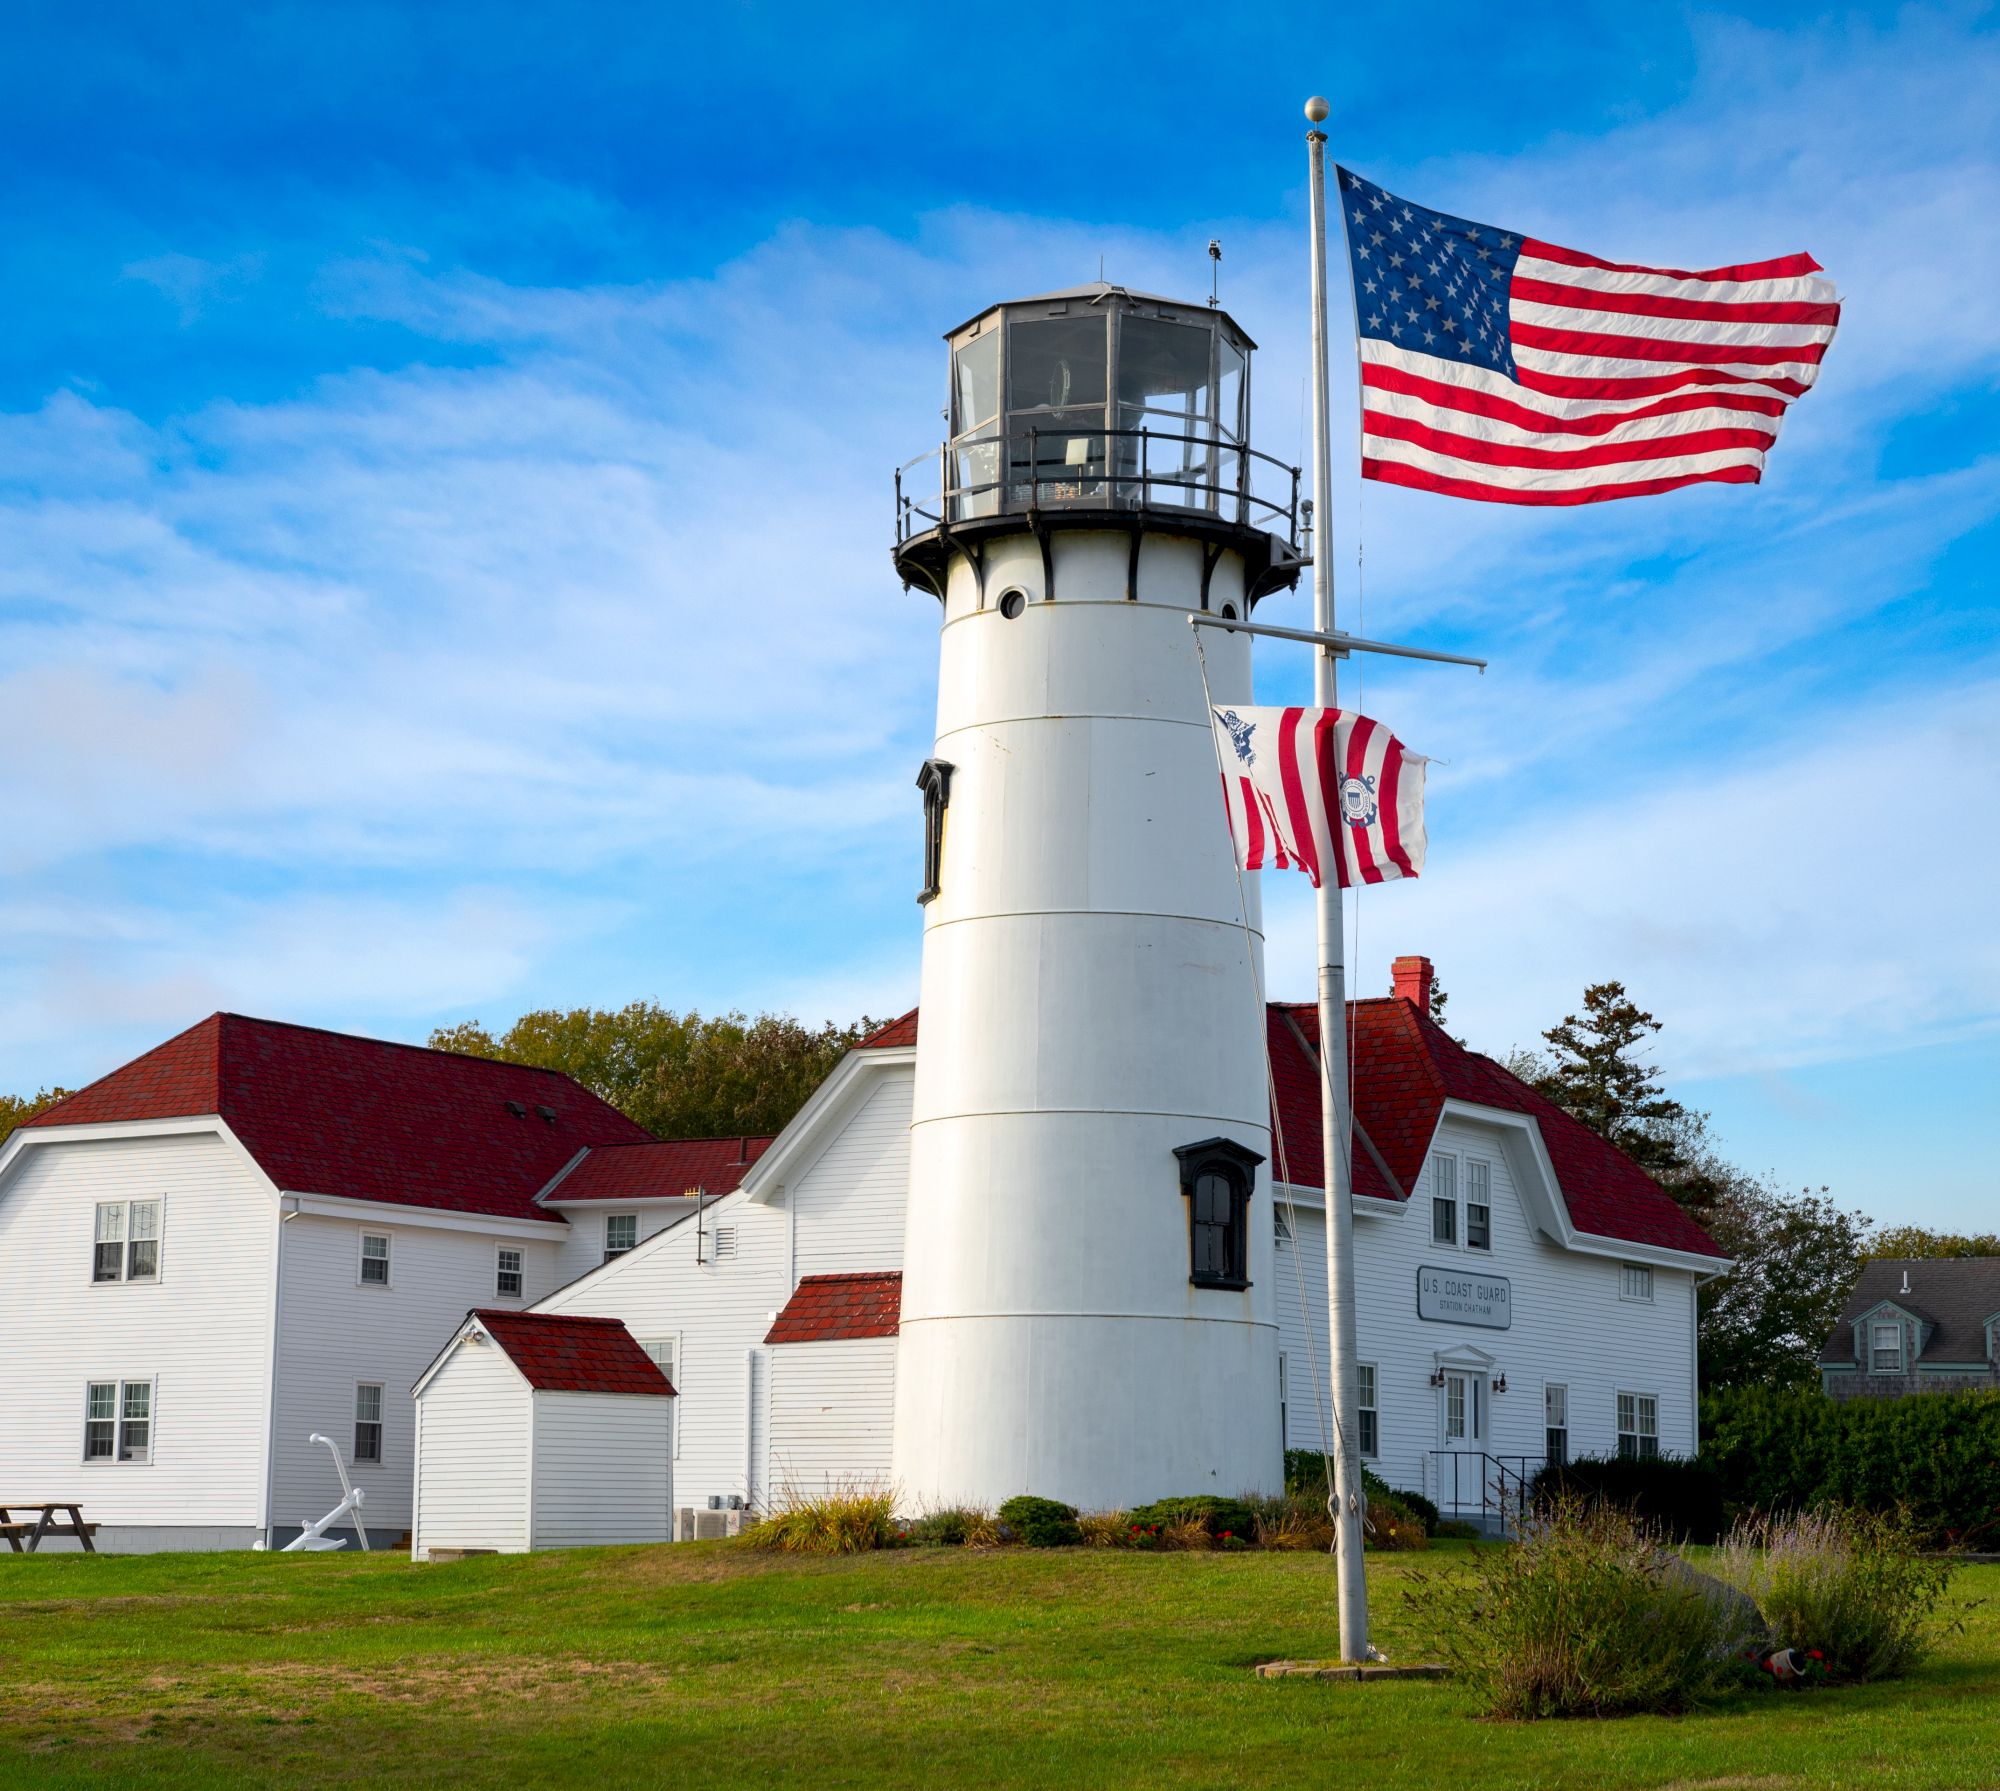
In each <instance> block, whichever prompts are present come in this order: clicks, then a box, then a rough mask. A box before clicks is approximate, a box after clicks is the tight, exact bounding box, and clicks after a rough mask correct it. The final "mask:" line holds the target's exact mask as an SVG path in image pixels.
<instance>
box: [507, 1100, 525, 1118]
mask: <svg viewBox="0 0 2000 1791" xmlns="http://www.w3.org/2000/svg"><path fill="white" fill-rule="evenodd" d="M505 1105H506V1108H507V1111H508V1112H509V1113H511V1114H513V1116H514V1117H515V1118H516V1119H526V1118H527V1117H528V1110H527V1108H525V1107H523V1106H522V1105H521V1103H520V1102H519V1101H508V1102H506V1103H505Z"/></svg>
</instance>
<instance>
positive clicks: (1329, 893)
mask: <svg viewBox="0 0 2000 1791" xmlns="http://www.w3.org/2000/svg"><path fill="white" fill-rule="evenodd" d="M1326 114H1327V104H1326V101H1325V100H1323V99H1319V98H1317V97H1315V98H1313V99H1310V100H1308V101H1307V102H1306V117H1307V118H1308V119H1309V120H1311V121H1312V123H1313V124H1314V125H1315V126H1317V125H1318V124H1320V123H1321V122H1322V121H1323V120H1324V119H1325V118H1326ZM1306 153H1307V158H1308V161H1309V162H1310V165H1311V176H1312V179H1311V190H1312V308H1313V321H1312V353H1313V369H1312V400H1313V626H1314V628H1315V629H1316V630H1317V631H1318V632H1319V633H1320V634H1334V633H1337V632H1338V631H1337V629H1336V628H1335V626H1334V614H1333V565H1332V553H1331V548H1332V544H1333V464H1332V454H1331V449H1330V442H1329V432H1330V425H1331V416H1330V408H1331V407H1330V394H1329V392H1328V387H1327V367H1326V133H1325V132H1324V131H1322V130H1317V129H1315V130H1310V131H1307V132H1306ZM1338 665H1339V659H1338V657H1337V655H1336V654H1335V652H1334V650H1333V649H1332V648H1330V647H1322V648H1321V649H1320V651H1319V652H1318V653H1317V654H1316V655H1315V656H1314V672H1313V701H1314V702H1315V703H1316V704H1317V705H1318V706H1319V707H1320V708H1322V709H1337V708H1339V707H1340V694H1339V679H1338V675H1337V668H1338ZM1317 907H1318V918H1319V1061H1320V1089H1319V1117H1320V1136H1321V1138H1322V1139H1323V1141H1324V1144H1325V1153H1326V1165H1325V1169H1326V1295H1327V1300H1326V1303H1327V1337H1328V1363H1329V1369H1330V1378H1331V1380H1332V1382H1333V1440H1334V1452H1335V1453H1334V1458H1333V1490H1334V1505H1335V1510H1334V1514H1333V1528H1334V1548H1335V1554H1336V1557H1337V1559H1336V1567H1337V1571H1338V1574H1339V1581H1340V1658H1341V1659H1342V1660H1345V1661H1364V1660H1367V1659H1368V1658H1370V1649H1369V1646H1368V1579H1367V1572H1366V1569H1365V1568H1364V1566H1363V1564H1362V1559H1361V1506H1362V1497H1363V1495H1362V1491H1361V1431H1360V1412H1359V1407H1360V1395H1361V1388H1360V1377H1359V1375H1358V1374H1357V1373H1356V1371H1355V1357H1356V1355H1357V1353H1358V1350H1359V1347H1360V1346H1359V1342H1358V1338H1357V1333H1356V1326H1355V1314H1354V1205H1353V1200H1352V1189H1351V1188H1350V1187H1349V1180H1348V1137H1349V1134H1350V1131H1351V1129H1352V1121H1351V1118H1350V1116H1349V1113H1348V1099H1347V967H1346V964H1345V962H1344V958H1345V933H1344V927H1343V917H1342V910H1341V895H1340V878H1339V876H1338V875H1337V873H1336V870H1335V867H1334V866H1332V865H1327V866H1324V867H1323V872H1322V876H1321V879H1320V886H1319V900H1318V904H1317Z"/></svg>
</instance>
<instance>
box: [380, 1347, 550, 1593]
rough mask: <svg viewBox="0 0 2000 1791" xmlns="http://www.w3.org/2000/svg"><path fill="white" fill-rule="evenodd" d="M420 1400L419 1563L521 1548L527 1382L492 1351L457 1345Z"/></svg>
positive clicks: (529, 1421) (530, 1412)
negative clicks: (449, 1552)
mask: <svg viewBox="0 0 2000 1791" xmlns="http://www.w3.org/2000/svg"><path fill="white" fill-rule="evenodd" d="M420 1399H421V1403H422V1405H423V1430H424V1448H423V1458H422V1460H421V1462H420V1463H419V1469H420V1471H421V1473H422V1475H423V1486H422V1488H421V1496H420V1514H419V1524H420V1527H419V1529H418V1530H417V1532H416V1534H415V1537H414V1538H413V1541H414V1545H415V1553H416V1556H417V1558H418V1559H419V1560H428V1559H429V1558H430V1551H431V1550H432V1549H433V1548H479V1549H498V1550H500V1551H501V1552H502V1553H505V1554H518V1553H520V1552H521V1551H522V1550H524V1549H526V1548H527V1547H528V1543H529V1528H528V1480H529V1475H528V1463H529V1455H530V1451H531V1450H532V1448H533V1429H534V1405H533V1401H532V1398H531V1396H530V1392H529V1388H528V1383H527V1382H526V1381H525V1380H523V1379H522V1378H521V1375H520V1373H519V1371H518V1370H517V1369H516V1368H515V1367H514V1366H513V1364H512V1363H511V1362H509V1361H508V1360H507V1358H506V1356H505V1354H504V1353H503V1352H502V1351H501V1350H500V1349H499V1348H498V1346H497V1345H494V1344H491V1343H486V1344H469V1343H457V1344H454V1345H453V1347H452V1351H451V1354H450V1355H449V1356H447V1357H446V1358H445V1360H444V1362H443V1363H442V1365H441V1366H440V1367H439V1368H438V1371H437V1373H436V1374H434V1375H432V1376H431V1378H430V1381H429V1382H428V1383H427V1384H426V1386H425V1388H424V1390H423V1393H422V1394H421V1395H420ZM369 1502H370V1503H371V1504H372V1503H373V1497H372V1495H371V1497H370V1500H369ZM368 1515H369V1518H370V1524H369V1527H370V1528H371V1529H373V1528H374V1527H375V1524H374V1521H373V1518H374V1514H373V1513H372V1512H370V1513H369V1514H368Z"/></svg>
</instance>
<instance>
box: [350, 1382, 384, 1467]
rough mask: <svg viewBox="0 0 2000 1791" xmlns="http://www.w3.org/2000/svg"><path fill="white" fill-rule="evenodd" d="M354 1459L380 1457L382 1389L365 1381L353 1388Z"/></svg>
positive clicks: (368, 1459) (364, 1459)
mask: <svg viewBox="0 0 2000 1791" xmlns="http://www.w3.org/2000/svg"><path fill="white" fill-rule="evenodd" d="M354 1459H355V1460H356V1461H357V1462H364V1461H380V1460H381V1459H382V1389H381V1388H380V1387H379V1386H377V1385H373V1384H371V1383H369V1382H366V1381H364V1382H362V1383H361V1384H360V1385H359V1386H357V1387H356V1388H355V1389H354Z"/></svg>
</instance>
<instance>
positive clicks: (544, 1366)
mask: <svg viewBox="0 0 2000 1791" xmlns="http://www.w3.org/2000/svg"><path fill="white" fill-rule="evenodd" d="M472 1316H473V1317H474V1318H476V1319H478V1320H479V1322H480V1323H481V1324H482V1325H484V1326H485V1327H486V1329H487V1331H488V1332H489V1333H490V1334H491V1335H492V1338H493V1341H494V1342H495V1343H497V1344H499V1346H500V1347H501V1348H502V1349H504V1350H505V1351H506V1352H507V1355H508V1358H509V1360H511V1361H512V1362H513V1364H514V1366H515V1367H516V1368H518V1369H519V1370H520V1371H521V1372H522V1374H523V1375H525V1376H526V1377H527V1381H528V1385H529V1386H531V1387H539V1388H541V1389H542V1390H543V1391H544V1392H548V1393H656V1394H659V1395H661V1396H662V1397H665V1396H666V1395H669V1394H671V1393H672V1392H673V1390H674V1389H673V1387H672V1385H671V1384H670V1383H669V1382H668V1380H667V1377H666V1376H665V1375H664V1374H662V1373H661V1372H660V1366H659V1364H658V1363H657V1362H655V1361H654V1360H653V1358H652V1357H651V1356H649V1355H647V1354H646V1352H645V1351H644V1350H642V1349H641V1348H640V1347H639V1343H638V1339H637V1338H635V1337H634V1336H633V1335H632V1333H631V1332H630V1331H628V1330H626V1328H625V1326H624V1323H623V1321H622V1320H620V1319H615V1318H579V1317H573V1316H571V1315H570V1314H567V1313H560V1312H511V1311H502V1310H497V1309H494V1308H490V1307H484V1306H482V1307H479V1308H477V1309H476V1310H475V1311H474V1312H473V1314H472Z"/></svg>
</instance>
